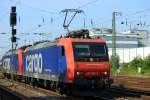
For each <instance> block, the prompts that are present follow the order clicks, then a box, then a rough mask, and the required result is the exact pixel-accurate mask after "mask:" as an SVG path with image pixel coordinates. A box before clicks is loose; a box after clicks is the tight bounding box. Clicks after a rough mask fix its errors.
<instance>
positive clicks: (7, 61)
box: [3, 58, 10, 70]
mask: <svg viewBox="0 0 150 100" xmlns="http://www.w3.org/2000/svg"><path fill="white" fill-rule="evenodd" d="M3 68H4V69H8V70H10V58H5V59H4V61H3Z"/></svg>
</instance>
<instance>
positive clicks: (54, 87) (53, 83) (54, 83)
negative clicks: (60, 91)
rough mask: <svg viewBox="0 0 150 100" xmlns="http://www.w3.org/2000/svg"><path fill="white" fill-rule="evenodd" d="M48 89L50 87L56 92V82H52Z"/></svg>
mask: <svg viewBox="0 0 150 100" xmlns="http://www.w3.org/2000/svg"><path fill="white" fill-rule="evenodd" d="M50 87H51V90H53V91H56V82H55V81H52V82H51V85H50Z"/></svg>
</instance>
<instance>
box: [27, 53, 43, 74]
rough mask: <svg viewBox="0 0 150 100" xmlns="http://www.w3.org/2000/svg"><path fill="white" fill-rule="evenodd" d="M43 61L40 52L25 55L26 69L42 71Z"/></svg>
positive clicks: (36, 71)
mask: <svg viewBox="0 0 150 100" xmlns="http://www.w3.org/2000/svg"><path fill="white" fill-rule="evenodd" d="M42 68H43V61H42V55H41V54H34V55H27V57H26V71H28V72H35V73H42Z"/></svg>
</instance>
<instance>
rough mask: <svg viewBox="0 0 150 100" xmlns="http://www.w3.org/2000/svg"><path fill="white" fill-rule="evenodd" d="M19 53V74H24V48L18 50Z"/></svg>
mask: <svg viewBox="0 0 150 100" xmlns="http://www.w3.org/2000/svg"><path fill="white" fill-rule="evenodd" d="M17 54H18V75H22V73H23V72H22V70H23V68H22V64H23V63H22V60H23V59H22V56H23V55H22V54H23V51H22V50H18V52H17Z"/></svg>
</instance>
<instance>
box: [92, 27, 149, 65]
mask: <svg viewBox="0 0 150 100" xmlns="http://www.w3.org/2000/svg"><path fill="white" fill-rule="evenodd" d="M90 36H91V37H103V38H105V39H106V42H107V45H108V48H109V57H110V58H111V56H112V29H92V30H90ZM148 37H149V33H148V31H147V30H131V31H127V32H121V33H116V53H117V55H118V56H119V59H120V64H123V63H129V62H130V61H132V60H133V59H134V58H135V57H141V58H144V57H146V56H148V55H150V47H148V45H149V44H148V41H149V38H148Z"/></svg>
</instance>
